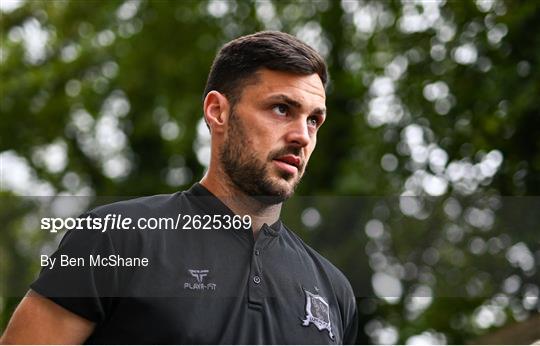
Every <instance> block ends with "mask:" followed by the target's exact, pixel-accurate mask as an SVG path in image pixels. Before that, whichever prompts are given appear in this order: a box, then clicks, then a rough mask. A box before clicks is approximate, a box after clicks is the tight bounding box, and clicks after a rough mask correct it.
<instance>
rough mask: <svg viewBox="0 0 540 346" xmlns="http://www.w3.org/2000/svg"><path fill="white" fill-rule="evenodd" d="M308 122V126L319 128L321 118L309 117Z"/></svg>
mask: <svg viewBox="0 0 540 346" xmlns="http://www.w3.org/2000/svg"><path fill="white" fill-rule="evenodd" d="M307 122H308V125H310V126H313V127H318V126H319V123H320V121H319V118H317V117H315V116H313V117H309V118H308V120H307Z"/></svg>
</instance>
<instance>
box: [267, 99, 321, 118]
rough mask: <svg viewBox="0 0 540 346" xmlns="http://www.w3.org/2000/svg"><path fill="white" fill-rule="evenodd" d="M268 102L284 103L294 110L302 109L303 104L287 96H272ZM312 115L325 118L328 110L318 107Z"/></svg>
mask: <svg viewBox="0 0 540 346" xmlns="http://www.w3.org/2000/svg"><path fill="white" fill-rule="evenodd" d="M268 101H271V102H283V103H285V104H287V105H289V106H291V107H294V108H302V104H301V103H300V102H298V101H296V100H295V99H292V98H290V97H289V96H287V95H284V94H278V95H274V96H270V97H269V98H268ZM310 115H323V116H326V108H324V107H323V108H321V107H316V108H315V109H313V110H312V111H311V113H310Z"/></svg>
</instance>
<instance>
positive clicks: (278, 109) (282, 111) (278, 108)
mask: <svg viewBox="0 0 540 346" xmlns="http://www.w3.org/2000/svg"><path fill="white" fill-rule="evenodd" d="M272 110H273V111H274V113H276V114H277V115H281V116H286V115H287V112H288V111H289V106H287V105H286V104H282V103H280V104H278V105H275V106H274V108H272Z"/></svg>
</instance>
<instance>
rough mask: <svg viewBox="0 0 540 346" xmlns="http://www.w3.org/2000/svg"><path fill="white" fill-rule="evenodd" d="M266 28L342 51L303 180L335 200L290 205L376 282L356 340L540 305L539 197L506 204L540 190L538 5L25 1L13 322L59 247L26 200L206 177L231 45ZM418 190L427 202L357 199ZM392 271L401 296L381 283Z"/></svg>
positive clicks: (16, 74) (466, 336)
mask: <svg viewBox="0 0 540 346" xmlns="http://www.w3.org/2000/svg"><path fill="white" fill-rule="evenodd" d="M265 29H278V30H283V31H286V32H289V33H292V34H295V35H297V36H298V37H300V38H301V39H303V40H305V41H306V42H308V43H309V44H311V45H313V46H314V47H315V48H317V49H318V50H319V51H320V52H321V53H322V54H323V55H324V56H325V57H326V59H327V62H328V64H329V70H330V75H331V84H330V86H329V88H328V92H327V108H328V109H329V116H328V119H327V122H326V123H325V125H324V126H323V128H322V129H321V131H320V133H319V135H318V144H317V149H316V151H315V152H314V154H313V156H312V159H311V161H310V166H309V169H308V173H307V174H306V176H305V177H304V180H303V182H302V184H301V185H300V187H299V190H298V193H297V194H298V195H299V196H326V197H323V198H317V199H314V198H312V197H300V198H298V199H293V200H291V201H290V202H288V203H287V205H286V207H285V210H284V215H283V217H284V219H285V220H286V221H287V222H288V223H289V224H290V225H291V226H292V228H293V229H294V230H296V231H298V233H299V234H301V235H302V236H303V238H304V239H306V241H308V243H310V244H312V245H313V246H314V247H315V248H317V249H319V250H320V251H321V252H322V253H323V254H324V255H326V256H327V257H328V258H330V259H331V260H332V262H334V263H335V264H336V265H338V267H340V268H342V269H343V270H344V272H345V273H346V274H347V275H348V276H349V277H350V278H351V282H352V283H353V286H354V287H355V288H360V291H361V292H360V293H358V294H359V306H360V311H361V316H360V318H361V323H362V330H361V334H360V335H359V339H358V341H359V342H360V343H371V342H373V343H405V342H408V341H409V342H412V341H414V339H411V337H415V336H416V337H418V336H419V335H420V336H421V335H423V336H424V337H425V338H427V339H426V340H430V341H431V342H432V343H434V342H435V341H437V340H439V341H442V342H448V343H463V342H467V341H470V340H474V339H475V338H476V337H478V336H480V335H483V334H485V333H488V332H489V331H491V330H492V329H496V328H498V327H500V326H502V325H505V324H510V323H512V322H513V321H516V320H517V321H521V320H524V319H527V317H528V316H529V315H530V314H532V313H535V312H536V313H537V312H538V310H539V306H540V305H539V304H538V299H536V301H533V300H529V302H530V301H533V302H532V303H528V304H526V302H525V301H524V300H523V298H524V295H525V296H527V295H528V297H529V298H531V299H532V298H534V297H535V296H536V297H538V282H539V278H538V273H537V271H538V267H539V264H538V263H539V262H540V249H539V247H540V244H539V242H538V235H537V226H538V220H537V217H536V218H535V215H531V212H529V213H528V214H527V213H526V212H525V213H521V214H520V212H523V211H527V209H528V208H532V207H533V206H535V203H536V204H537V202H535V201H534V200H532V199H531V200H530V202H529V201H528V200H527V199H526V198H527V197H523V198H521V199H517V200H516V201H515V206H516V207H512V205H514V204H513V203H514V201H513V200H510V201H509V200H508V199H504V196H535V195H538V194H539V193H540V174H539V171H540V116H539V115H540V112H539V110H540V109H539V108H540V104H539V103H538V101H537V98H538V95H540V90H539V89H540V83H539V81H540V75H539V70H538V66H539V63H540V50H539V49H538V47H540V36H538V35H537V34H536V33H538V32H540V5H539V3H538V2H536V1H528V2H524V1H502V0H493V1H490V0H486V1H463V2H462V1H447V2H445V1H415V2H414V1H411V2H409V1H404V2H398V1H388V2H386V1H385V2H380V1H330V0H317V1H276V0H273V1H258V2H255V1H221V0H218V1H216V0H212V1H126V2H123V1H95V0H85V1H82V0H78V1H26V2H23V3H22V5H21V6H20V7H18V8H16V9H14V10H11V11H5V10H4V12H2V13H1V21H0V30H1V49H0V68H1V74H0V76H1V77H0V82H1V85H0V119H1V121H0V153H1V154H0V155H2V156H0V160H1V161H2V174H3V175H2V186H1V187H0V188H1V189H2V190H3V192H2V195H1V198H2V200H1V205H2V208H1V210H0V222H1V223H2V225H3V226H4V227H3V231H2V232H0V251H1V252H0V260H1V261H0V274H1V286H0V287H1V289H2V291H3V296H4V298H2V299H1V300H0V316H1V317H0V329H2V328H3V327H4V326H5V324H6V323H7V320H8V318H9V316H10V315H11V313H12V311H13V308H14V307H15V304H16V302H17V300H18V298H17V297H13V296H11V295H9V294H7V293H6V292H15V291H20V287H15V286H18V285H20V284H21V282H22V283H24V284H25V285H27V284H28V283H29V282H30V281H31V280H32V277H34V276H35V275H36V273H37V270H38V268H37V265H38V264H37V261H36V260H35V258H37V254H38V253H40V251H43V250H44V249H49V248H51V247H52V246H53V245H52V244H54V242H55V241H58V239H57V238H56V239H51V237H50V235H47V234H42V233H39V232H36V229H37V223H36V217H35V215H36V214H35V213H36V210H38V209H39V206H36V204H34V203H31V202H29V200H30V201H32V198H29V197H27V198H22V197H20V196H32V195H44V194H51V195H55V194H73V195H90V196H93V195H95V196H138V195H149V194H156V193H170V192H172V191H176V190H179V189H184V188H187V187H189V186H190V185H191V184H192V183H193V182H195V181H196V180H198V179H199V177H201V176H202V173H203V170H204V162H205V159H204V157H205V150H206V148H208V143H207V141H208V134H207V132H206V129H205V126H204V124H202V123H201V115H202V112H201V101H202V100H201V98H202V91H203V88H204V84H205V81H206V76H207V73H208V70H209V67H210V65H211V62H212V60H213V58H214V56H215V53H216V52H217V50H218V49H219V47H220V46H221V45H222V44H224V43H225V42H227V41H229V40H231V39H233V38H235V37H237V36H240V35H243V34H249V33H253V32H255V31H259V30H265ZM21 167H26V168H21ZM11 175H13V176H16V177H12V176H11ZM17 177H18V178H20V179H18V180H17V179H15V178H17ZM23 178H24V179H23ZM17 181H18V182H17ZM401 195H410V196H416V197H408V198H398V197H393V198H392V197H388V198H386V197H383V198H382V199H376V198H371V197H369V198H367V199H365V200H362V199H360V200H358V199H350V200H349V199H347V198H349V197H345V196H401ZM17 196H18V197H17ZM331 196H342V197H340V198H333V197H331ZM501 204H502V205H505V206H506V207H501ZM509 205H510V207H508V206H509ZM307 208H314V209H307ZM306 210H311V211H313V210H315V211H316V212H315V215H319V216H322V221H321V222H319V223H317V224H313V225H311V226H310V225H309V222H308V223H306V221H305V220H304V218H300V217H299V216H300V215H303V216H305V215H306ZM503 210H504V211H505V212H504V213H507V214H511V215H506V214H505V215H504V217H503V215H501V214H503ZM530 210H534V209H530ZM317 213H318V214H317ZM532 214H534V212H532ZM516 215H517V216H516ZM479 220H480V221H479ZM482 220H483V221H482ZM490 220H491V221H490ZM505 220H515V222H517V223H519V225H518V226H519V227H515V228H518V229H519V232H517V231H516V230H515V229H513V228H514V226H516V224H515V223H514V224H505ZM325 230H326V231H325ZM329 230H331V232H330V231H329ZM475 244H476V245H475ZM520 244H523V246H525V248H524V247H523V246H521V245H520ZM482 249H483V250H482ZM512 249H515V251H514V250H512ZM512 251H514V252H512ZM477 252H478V253H477ZM511 253H516V254H518V255H516V256H517V257H516V258H517V259H516V260H513V259H512V258H513V257H512V255H511ZM509 254H510V255H509ZM523 254H525V255H523ZM529 254H530V256H529V257H527V256H526V255H529ZM519 256H521V257H519ZM523 256H525V257H523ZM531 256H532V258H533V259H534V263H533V267H532V268H530V266H529V264H530V263H529V262H526V261H525V260H521V262H520V260H519V259H520V258H522V259H523V258H530V257H531ZM527 263H529V264H527ZM383 274H384V275H387V276H384V275H383ZM392 277H393V278H394V279H396V278H397V279H398V281H399V282H400V285H401V287H402V288H401V293H400V295H399V296H398V297H397V299H395V300H392V299H384V298H381V297H379V296H378V295H374V294H373V292H372V286H376V285H375V284H374V282H375V281H374V280H375V279H376V278H380V279H383V282H384V279H389V278H390V282H393V281H392V279H391V278H392ZM508 278H510V279H512V278H513V279H512V280H513V281H512V280H510V281H508ZM505 280H506V281H505ZM504 282H506V283H507V285H506V286H505V285H504V284H503V283H504ZM513 282H518V288H517V289H510V288H508V287H509V286H511V284H512V283H513ZM375 291H377V290H376V289H375ZM535 292H536V293H535ZM375 293H377V292H375ZM431 296H434V297H435V298H433V299H430V297H431ZM370 297H371V298H370ZM415 297H416V298H425V299H424V303H425V304H424V303H422V299H420V300H418V299H416V300H415ZM415 302H416V303H415ZM426 302H427V303H426ZM415 304H416V305H415ZM422 304H424V305H422ZM419 306H423V307H422V308H419ZM486 316H487V317H486ZM501 316H503V317H501ZM490 318H491V320H493V321H492V322H490V321H491V320H490ZM486 319H487V320H486ZM486 321H487V322H486ZM515 337H517V336H515ZM513 340H514V341H515V340H518V339H513ZM531 341H533V340H529V341H526V340H525V341H523V342H531Z"/></svg>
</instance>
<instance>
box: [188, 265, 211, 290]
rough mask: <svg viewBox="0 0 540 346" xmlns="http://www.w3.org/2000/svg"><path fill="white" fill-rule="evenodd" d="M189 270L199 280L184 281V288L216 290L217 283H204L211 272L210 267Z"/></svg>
mask: <svg viewBox="0 0 540 346" xmlns="http://www.w3.org/2000/svg"><path fill="white" fill-rule="evenodd" d="M188 272H189V273H190V274H191V276H193V277H194V278H195V279H196V281H197V282H191V283H190V282H186V283H184V289H190V290H215V289H216V284H215V283H211V282H209V283H206V284H205V283H204V278H205V277H206V276H207V275H208V273H209V272H210V271H209V270H208V269H204V270H200V269H188Z"/></svg>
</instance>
